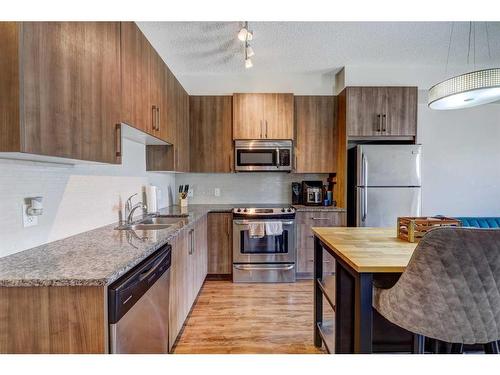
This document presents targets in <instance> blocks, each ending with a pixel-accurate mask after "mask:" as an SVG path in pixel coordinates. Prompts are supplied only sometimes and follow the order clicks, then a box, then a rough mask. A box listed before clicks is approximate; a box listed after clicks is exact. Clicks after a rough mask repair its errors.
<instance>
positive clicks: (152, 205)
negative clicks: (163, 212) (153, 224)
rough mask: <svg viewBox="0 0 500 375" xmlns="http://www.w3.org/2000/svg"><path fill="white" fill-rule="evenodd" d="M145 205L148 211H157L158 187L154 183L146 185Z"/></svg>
mask: <svg viewBox="0 0 500 375" xmlns="http://www.w3.org/2000/svg"><path fill="white" fill-rule="evenodd" d="M146 205H147V207H148V213H150V214H152V213H155V212H158V187H157V186H154V185H149V186H146Z"/></svg>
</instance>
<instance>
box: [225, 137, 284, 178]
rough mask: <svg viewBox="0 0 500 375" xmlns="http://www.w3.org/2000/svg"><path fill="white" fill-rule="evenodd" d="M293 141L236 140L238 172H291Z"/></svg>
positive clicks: (235, 152)
mask: <svg viewBox="0 0 500 375" xmlns="http://www.w3.org/2000/svg"><path fill="white" fill-rule="evenodd" d="M292 150H293V144H292V141H264V140H255V141H235V142H234V170H235V171H236V172H290V171H291V170H292Z"/></svg>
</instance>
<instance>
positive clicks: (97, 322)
mask: <svg viewBox="0 0 500 375" xmlns="http://www.w3.org/2000/svg"><path fill="white" fill-rule="evenodd" d="M105 293H106V288H105V287H102V286H52V287H42V286H39V287H38V286H35V287H1V288H0V353H10V354H16V353H25V354H30V353H31V354H62V353H70V354H97V353H106V352H107V350H108V343H107V339H108V334H107V332H108V326H107V308H106V303H105V301H106V297H105Z"/></svg>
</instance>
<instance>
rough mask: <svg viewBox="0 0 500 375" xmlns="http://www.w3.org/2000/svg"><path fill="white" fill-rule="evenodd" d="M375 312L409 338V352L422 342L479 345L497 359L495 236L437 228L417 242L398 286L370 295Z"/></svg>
mask: <svg viewBox="0 0 500 375" xmlns="http://www.w3.org/2000/svg"><path fill="white" fill-rule="evenodd" d="M373 304H374V307H375V309H376V310H377V311H378V312H379V313H380V314H381V315H382V316H384V317H385V318H386V319H387V320H389V321H390V322H392V323H394V324H396V325H398V326H400V327H402V328H404V329H406V330H408V331H410V332H412V333H414V334H415V335H416V336H415V337H416V340H415V345H414V352H415V353H423V352H424V338H425V337H428V338H432V339H436V340H440V341H444V342H447V343H452V352H454V353H460V352H462V348H463V344H483V345H484V349H485V352H486V353H498V344H497V340H499V339H500V230H498V229H472V228H436V229H433V230H431V231H429V232H428V233H427V234H426V235H425V236H424V237H423V238H422V240H420V242H419V244H418V246H417V248H416V249H415V252H414V253H413V256H412V258H411V260H410V262H409V264H408V267H407V268H406V270H405V272H404V273H403V274H402V275H401V277H400V279H399V280H398V282H397V283H396V284H395V285H394V286H393V287H392V288H390V289H379V288H375V290H374V302H373Z"/></svg>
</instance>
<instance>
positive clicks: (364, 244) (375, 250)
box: [312, 227, 417, 273]
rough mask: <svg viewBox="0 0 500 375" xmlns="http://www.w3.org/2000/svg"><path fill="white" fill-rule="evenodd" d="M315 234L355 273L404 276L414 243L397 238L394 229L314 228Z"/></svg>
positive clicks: (415, 245) (414, 246)
mask: <svg viewBox="0 0 500 375" xmlns="http://www.w3.org/2000/svg"><path fill="white" fill-rule="evenodd" d="M312 230H313V232H314V234H315V235H316V236H317V237H318V238H319V239H320V240H321V241H322V242H323V243H324V244H325V245H326V246H327V247H328V248H330V249H331V250H332V251H333V252H335V254H337V256H338V257H340V258H341V259H343V260H344V261H345V262H346V263H347V264H348V265H349V266H350V267H352V268H353V269H354V270H356V271H357V272H360V273H361V272H371V273H378V272H403V271H404V270H405V268H406V266H407V265H408V262H409V261H410V258H411V256H412V254H413V251H414V250H415V248H416V247H417V244H416V243H410V242H407V241H404V240H401V239H399V238H397V233H396V228H366V227H365V228H345V227H344V228H339V227H335V228H328V227H323V228H319V227H314V228H312Z"/></svg>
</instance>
